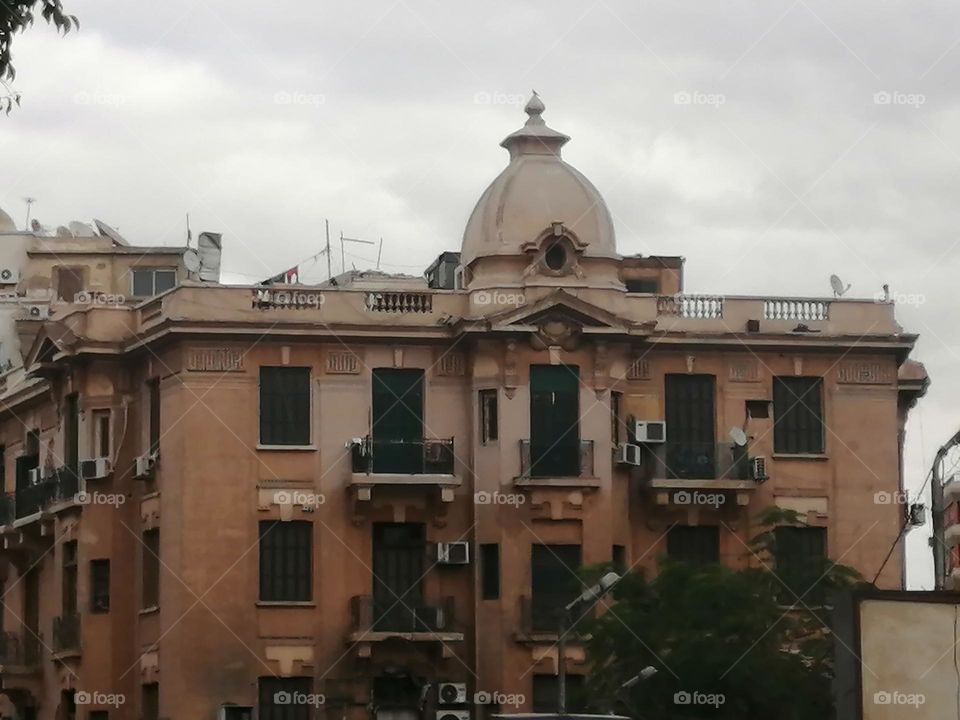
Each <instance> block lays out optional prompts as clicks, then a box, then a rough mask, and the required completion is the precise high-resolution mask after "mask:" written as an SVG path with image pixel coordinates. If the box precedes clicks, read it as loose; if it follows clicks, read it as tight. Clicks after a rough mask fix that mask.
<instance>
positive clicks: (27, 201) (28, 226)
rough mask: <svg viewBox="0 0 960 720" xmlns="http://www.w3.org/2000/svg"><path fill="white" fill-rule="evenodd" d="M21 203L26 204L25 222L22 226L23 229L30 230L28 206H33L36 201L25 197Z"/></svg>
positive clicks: (33, 198)
mask: <svg viewBox="0 0 960 720" xmlns="http://www.w3.org/2000/svg"><path fill="white" fill-rule="evenodd" d="M23 201H24V202H25V203H26V204H27V222H26V223H25V224H24V227H25V228H26V229H27V230H29V229H30V206H31V205H33V204H34V203H35V202H36V201H37V199H36V198H35V197H25V198H24V199H23Z"/></svg>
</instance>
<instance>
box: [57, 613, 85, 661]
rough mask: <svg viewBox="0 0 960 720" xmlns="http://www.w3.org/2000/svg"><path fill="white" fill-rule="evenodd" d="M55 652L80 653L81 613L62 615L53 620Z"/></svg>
mask: <svg viewBox="0 0 960 720" xmlns="http://www.w3.org/2000/svg"><path fill="white" fill-rule="evenodd" d="M53 651H54V652H55V653H79V652H80V613H73V614H71V615H61V616H60V617H55V618H54V619H53Z"/></svg>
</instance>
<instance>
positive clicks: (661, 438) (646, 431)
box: [633, 420, 667, 443]
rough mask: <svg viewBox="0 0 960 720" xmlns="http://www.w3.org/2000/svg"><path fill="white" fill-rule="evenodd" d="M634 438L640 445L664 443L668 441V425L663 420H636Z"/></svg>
mask: <svg viewBox="0 0 960 720" xmlns="http://www.w3.org/2000/svg"><path fill="white" fill-rule="evenodd" d="M633 437H634V439H635V440H636V441H637V442H638V443H664V442H666V441H667V424H666V423H665V422H664V421H663V420H636V421H634V423H633Z"/></svg>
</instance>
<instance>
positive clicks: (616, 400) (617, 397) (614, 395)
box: [610, 390, 627, 447]
mask: <svg viewBox="0 0 960 720" xmlns="http://www.w3.org/2000/svg"><path fill="white" fill-rule="evenodd" d="M621 430H622V431H623V432H622V434H623V438H624V439H623V442H626V440H627V433H626V430H627V428H626V427H625V426H624V424H623V393H622V392H620V391H619V390H611V391H610V438H611V440H612V441H613V446H614V447H617V446H618V445H619V444H620V442H621V440H620V435H621Z"/></svg>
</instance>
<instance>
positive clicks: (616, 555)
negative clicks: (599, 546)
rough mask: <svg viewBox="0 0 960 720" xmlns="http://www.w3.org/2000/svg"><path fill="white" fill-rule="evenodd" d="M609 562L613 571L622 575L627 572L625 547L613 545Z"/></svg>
mask: <svg viewBox="0 0 960 720" xmlns="http://www.w3.org/2000/svg"><path fill="white" fill-rule="evenodd" d="M610 561H611V563H613V569H614V570H615V571H616V572H618V573H619V574H620V575H623V574H624V573H625V572H626V571H627V546H626V545H614V546H613V547H612V548H611V551H610Z"/></svg>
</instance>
